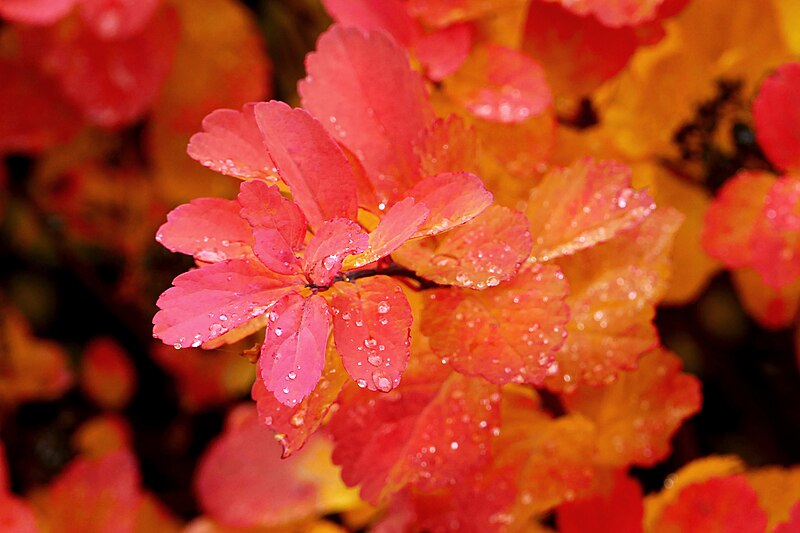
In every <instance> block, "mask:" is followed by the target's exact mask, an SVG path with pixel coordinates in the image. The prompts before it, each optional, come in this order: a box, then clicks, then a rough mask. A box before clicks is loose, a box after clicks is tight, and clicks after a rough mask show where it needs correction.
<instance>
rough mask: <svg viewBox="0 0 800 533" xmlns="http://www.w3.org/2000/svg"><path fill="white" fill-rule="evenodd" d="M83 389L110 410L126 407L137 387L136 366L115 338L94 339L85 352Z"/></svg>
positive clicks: (96, 401)
mask: <svg viewBox="0 0 800 533" xmlns="http://www.w3.org/2000/svg"><path fill="white" fill-rule="evenodd" d="M81 388H82V389H83V391H84V393H86V394H87V395H88V396H89V397H90V398H91V399H92V400H94V402H95V403H97V404H98V405H99V406H100V407H103V408H106V409H122V408H123V407H125V405H127V403H128V402H129V401H130V399H131V397H132V396H133V393H134V391H135V389H136V369H135V368H134V366H133V363H132V362H131V360H130V357H129V356H128V354H127V352H125V350H124V349H123V348H122V346H120V345H119V344H118V343H117V342H116V341H115V340H114V339H112V338H110V337H100V338H97V339H94V340H92V341H91V342H90V343H89V344H88V345H87V346H86V350H85V351H84V353H83V361H82V368H81Z"/></svg>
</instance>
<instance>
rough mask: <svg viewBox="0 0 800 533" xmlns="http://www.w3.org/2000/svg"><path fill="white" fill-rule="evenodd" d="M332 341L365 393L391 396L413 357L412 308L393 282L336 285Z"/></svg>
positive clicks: (372, 279) (381, 278) (379, 280)
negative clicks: (409, 358)
mask: <svg viewBox="0 0 800 533" xmlns="http://www.w3.org/2000/svg"><path fill="white" fill-rule="evenodd" d="M334 290H335V292H334V294H333V299H332V303H331V305H332V307H333V310H332V312H333V337H334V340H335V341H336V349H337V350H338V351H339V353H340V354H341V356H342V362H343V363H344V367H345V369H346V370H347V373H348V374H350V376H351V377H352V378H353V380H355V382H356V384H358V386H359V387H361V388H365V387H366V388H368V389H369V390H371V391H381V392H389V391H390V390H392V389H394V388H395V387H397V386H398V385H399V384H400V376H401V375H402V373H403V371H404V370H405V369H406V365H408V357H409V354H410V351H409V343H410V331H411V322H412V315H411V307H410V306H409V304H408V300H406V297H405V294H403V290H402V289H401V288H400V285H398V284H397V282H396V281H394V280H393V279H392V278H389V277H387V276H374V277H369V278H362V279H359V280H357V281H356V282H355V283H337V284H336V285H334Z"/></svg>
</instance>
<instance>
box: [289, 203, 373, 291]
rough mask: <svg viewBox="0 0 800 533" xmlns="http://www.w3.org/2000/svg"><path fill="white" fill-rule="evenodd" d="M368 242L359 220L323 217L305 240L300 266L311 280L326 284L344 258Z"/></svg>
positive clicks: (338, 271)
mask: <svg viewBox="0 0 800 533" xmlns="http://www.w3.org/2000/svg"><path fill="white" fill-rule="evenodd" d="M368 246H369V236H368V235H367V234H366V233H364V230H363V229H362V228H361V226H359V225H358V223H356V222H353V221H352V220H348V219H346V218H337V219H335V220H328V221H325V222H324V223H323V224H322V225H321V226H320V227H319V229H318V230H317V233H316V234H315V235H314V236H313V237H312V238H311V240H310V241H308V245H307V246H306V250H305V256H304V257H303V270H304V271H305V273H306V275H307V276H308V278H309V279H310V280H311V281H312V282H313V283H315V284H316V285H319V286H322V287H327V286H329V285H330V284H331V283H332V282H333V279H334V278H335V277H336V276H338V275H339V273H340V272H341V270H342V263H343V262H344V259H345V258H346V257H347V256H348V255H353V254H358V253H361V252H363V251H364V250H366V249H367V247H368Z"/></svg>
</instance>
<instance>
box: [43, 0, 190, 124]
mask: <svg viewBox="0 0 800 533" xmlns="http://www.w3.org/2000/svg"><path fill="white" fill-rule="evenodd" d="M178 26H179V21H178V18H177V16H176V13H175V11H174V10H172V9H162V10H160V11H159V12H158V13H157V14H156V15H155V16H153V17H152V19H151V20H150V21H149V22H148V24H147V26H146V27H145V28H144V29H143V31H141V32H140V33H137V34H136V35H133V36H131V37H129V38H126V39H120V40H115V41H103V40H101V39H99V38H98V37H97V36H96V35H95V34H94V33H93V32H92V31H91V30H90V29H88V28H84V27H82V26H80V25H76V26H74V27H72V28H70V31H67V29H65V28H62V27H61V25H58V26H54V27H52V28H47V29H44V30H42V31H41V32H38V31H37V32H36V33H31V34H30V36H31V37H32V38H33V39H41V44H42V49H41V50H39V51H36V52H35V53H37V54H38V55H39V57H40V58H41V64H42V65H44V66H46V68H48V69H49V71H51V72H52V74H53V75H54V77H55V78H56V79H57V80H58V83H59V85H60V87H61V90H62V91H63V93H64V94H65V95H66V96H67V98H69V99H70V100H71V101H72V102H73V103H74V104H75V105H76V106H77V107H78V108H79V109H80V110H81V111H82V112H83V114H84V116H85V117H86V118H87V119H88V120H89V121H91V122H92V123H94V124H97V125H100V126H104V127H110V128H113V127H119V126H123V125H126V124H130V123H131V122H133V121H134V120H136V119H138V118H140V117H141V116H142V115H143V114H144V113H145V111H147V109H148V107H149V106H150V105H152V103H153V101H154V100H155V98H156V97H157V96H158V92H159V90H160V89H161V86H162V85H163V83H164V81H165V80H166V78H167V75H168V74H169V70H170V67H171V65H172V57H173V54H174V51H175V46H176V44H177V40H178V35H179V28H178ZM37 33H40V34H39V35H37ZM32 52H33V51H32Z"/></svg>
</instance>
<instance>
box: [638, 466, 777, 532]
mask: <svg viewBox="0 0 800 533" xmlns="http://www.w3.org/2000/svg"><path fill="white" fill-rule="evenodd" d="M766 528H767V513H765V512H764V510H763V509H761V507H759V505H758V498H757V497H756V492H755V491H754V490H753V488H752V487H751V486H750V485H748V484H747V480H746V479H745V477H744V476H743V475H735V476H730V477H717V478H712V479H709V480H708V481H704V482H701V483H695V484H693V485H689V486H688V487H686V488H684V489H683V490H681V492H680V493H679V494H678V496H677V499H676V500H675V501H674V502H673V503H671V504H670V505H668V506H667V507H665V508H664V510H663V511H662V513H661V516H660V517H659V518H658V520H657V522H656V523H655V527H653V529H652V530H651V531H653V533H673V532H674V533H681V532H684V531H705V532H708V533H734V532H735V533H763V532H764V531H766Z"/></svg>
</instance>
